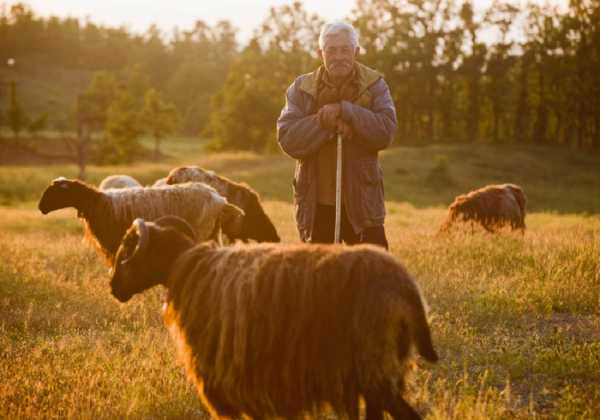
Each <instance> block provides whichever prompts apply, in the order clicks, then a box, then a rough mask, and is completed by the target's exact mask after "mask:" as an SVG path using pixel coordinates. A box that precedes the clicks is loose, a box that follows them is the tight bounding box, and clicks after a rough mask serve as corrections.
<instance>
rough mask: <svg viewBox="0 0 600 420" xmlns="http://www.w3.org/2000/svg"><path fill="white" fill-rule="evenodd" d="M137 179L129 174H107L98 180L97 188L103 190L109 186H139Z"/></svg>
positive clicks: (109, 187)
mask: <svg viewBox="0 0 600 420" xmlns="http://www.w3.org/2000/svg"><path fill="white" fill-rule="evenodd" d="M141 186H142V184H140V183H139V182H138V181H137V179H135V178H133V177H131V176H129V175H109V176H107V177H106V178H104V179H103V180H102V182H100V185H99V186H98V189H99V190H101V191H105V190H108V189H111V188H135V187H141Z"/></svg>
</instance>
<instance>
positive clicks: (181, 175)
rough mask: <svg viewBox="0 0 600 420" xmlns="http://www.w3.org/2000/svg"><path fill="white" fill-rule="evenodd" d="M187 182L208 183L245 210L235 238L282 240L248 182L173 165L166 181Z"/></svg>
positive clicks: (244, 240)
mask: <svg viewBox="0 0 600 420" xmlns="http://www.w3.org/2000/svg"><path fill="white" fill-rule="evenodd" d="M189 181H193V182H204V183H206V184H208V185H211V186H212V187H214V188H215V189H216V190H217V191H218V192H219V194H221V195H222V196H223V197H226V198H227V200H228V201H229V202H230V203H231V204H234V205H236V206H238V207H240V208H241V209H242V210H244V213H245V215H244V218H243V220H242V231H241V232H240V234H239V236H237V237H236V239H241V240H242V241H243V242H247V241H248V240H249V239H253V240H255V241H257V242H279V241H280V240H281V239H280V238H279V235H278V233H277V229H276V228H275V226H274V225H273V222H272V221H271V219H269V216H267V214H266V213H265V210H264V209H263V207H262V205H261V204H260V198H259V196H258V193H257V192H256V191H254V190H253V189H252V188H250V186H248V185H247V184H243V183H237V182H234V181H231V180H230V179H227V178H225V177H222V176H219V175H216V174H215V173H214V172H213V171H209V170H206V169H203V168H200V167H198V166H182V167H179V168H175V169H173V170H172V171H171V172H169V175H168V177H167V184H170V185H173V184H179V183H182V182H189Z"/></svg>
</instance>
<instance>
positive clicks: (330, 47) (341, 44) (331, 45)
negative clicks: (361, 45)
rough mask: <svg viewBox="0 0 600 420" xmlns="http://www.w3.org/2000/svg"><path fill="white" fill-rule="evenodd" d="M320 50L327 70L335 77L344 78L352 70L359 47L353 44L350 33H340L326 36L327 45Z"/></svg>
mask: <svg viewBox="0 0 600 420" xmlns="http://www.w3.org/2000/svg"><path fill="white" fill-rule="evenodd" d="M318 52H319V55H320V56H321V58H322V59H323V65H325V68H326V69H327V72H328V73H329V74H330V75H331V76H333V77H339V78H343V77H346V76H348V75H349V74H350V72H351V71H352V67H353V66H354V58H355V57H356V54H358V47H356V48H354V47H353V46H352V41H351V40H350V36H349V35H348V34H345V33H339V34H335V35H329V36H328V37H327V38H325V45H324V46H323V49H322V50H321V49H319V51H318Z"/></svg>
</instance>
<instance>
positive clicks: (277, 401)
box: [164, 244, 437, 418]
mask: <svg viewBox="0 0 600 420" xmlns="http://www.w3.org/2000/svg"><path fill="white" fill-rule="evenodd" d="M173 267H174V268H173V269H172V270H171V272H170V275H169V276H168V281H167V287H168V290H169V291H168V298H167V305H166V306H165V309H164V319H165V322H166V323H167V325H169V327H170V330H171V333H172V334H173V336H174V337H175V339H176V341H177V343H178V347H179V349H180V351H181V353H182V355H183V358H184V360H185V362H186V365H187V370H188V373H189V374H190V376H191V377H192V378H193V379H194V381H195V383H196V385H197V387H198V390H199V392H200V394H201V396H202V397H203V399H204V401H205V403H206V404H207V405H208V406H209V407H210V409H211V410H212V414H213V415H214V416H226V417H232V416H238V415H240V414H242V413H245V414H247V415H250V416H251V417H255V418H261V417H277V416H282V417H286V418H295V417H296V416H298V415H300V414H302V413H304V412H305V411H307V410H308V411H311V410H316V409H318V408H319V406H320V405H321V404H322V403H323V402H328V403H329V404H330V405H331V406H332V407H333V409H334V410H335V411H336V412H337V413H338V414H339V415H347V414H348V413H352V412H353V410H355V409H356V407H358V405H357V404H358V398H359V395H361V394H365V393H368V392H371V393H372V392H376V390H378V389H380V387H382V385H383V384H387V385H389V386H391V389H392V390H393V392H395V393H397V395H400V393H401V392H402V391H403V389H404V378H405V376H406V373H407V370H408V369H409V366H410V364H411V363H410V362H409V360H410V359H411V357H410V356H411V353H412V349H413V348H414V347H416V349H417V351H418V352H419V353H420V354H421V355H423V356H424V357H425V358H426V359H428V360H431V361H435V360H437V355H436V353H435V351H434V350H433V346H432V343H431V335H430V330H429V326H428V323H427V320H426V308H425V303H424V300H423V298H422V296H421V293H420V291H419V289H418V287H417V285H416V284H415V282H414V281H413V280H412V278H411V277H410V276H409V274H408V273H407V272H406V271H405V269H404V268H403V267H402V266H401V265H400V264H399V263H398V262H396V261H395V260H394V258H393V257H391V256H390V255H389V254H387V253H385V252H383V251H381V250H379V249H377V248H375V247H372V246H368V245H364V246H355V247H345V246H331V245H329V246H327V245H325V246H321V245H305V244H298V245H286V246H277V245H267V244H260V245H255V246H251V247H249V246H233V247H226V248H216V247H214V246H211V245H208V244H202V245H198V246H196V247H194V248H191V249H190V250H188V251H186V252H185V253H183V254H182V255H181V256H180V257H179V258H178V259H177V260H176V261H175V263H174V264H173Z"/></svg>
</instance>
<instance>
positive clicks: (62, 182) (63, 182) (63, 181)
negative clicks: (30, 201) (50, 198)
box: [51, 176, 69, 189]
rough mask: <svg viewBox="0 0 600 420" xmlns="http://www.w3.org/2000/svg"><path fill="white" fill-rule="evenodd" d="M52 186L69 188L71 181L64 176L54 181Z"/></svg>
mask: <svg viewBox="0 0 600 420" xmlns="http://www.w3.org/2000/svg"><path fill="white" fill-rule="evenodd" d="M51 185H56V186H58V187H60V188H65V189H66V188H69V180H68V179H67V178H65V177H64V176H59V177H58V178H56V179H54V180H53V181H52V184H51Z"/></svg>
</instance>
